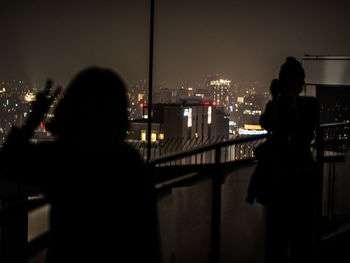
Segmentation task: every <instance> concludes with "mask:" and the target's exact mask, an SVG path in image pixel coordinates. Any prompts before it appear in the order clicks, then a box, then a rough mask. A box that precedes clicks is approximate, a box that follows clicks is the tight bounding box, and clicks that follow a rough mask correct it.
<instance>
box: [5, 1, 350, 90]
mask: <svg viewBox="0 0 350 263" xmlns="http://www.w3.org/2000/svg"><path fill="white" fill-rule="evenodd" d="M155 2H156V10H155V12H156V15H155V50H154V52H155V54H154V55H155V56H154V59H155V61H154V77H155V82H156V83H160V82H164V81H165V83H166V86H167V87H168V88H171V89H172V88H179V87H180V85H181V84H189V85H193V86H195V87H197V86H198V85H199V84H202V85H203V84H204V80H205V77H206V75H207V74H213V73H219V74H221V75H222V76H224V77H227V78H230V79H231V80H232V81H233V82H241V83H245V82H248V81H249V82H252V81H257V82H258V83H259V86H260V87H261V88H265V89H267V88H268V85H269V82H270V80H271V79H272V78H273V77H275V76H276V75H277V73H278V70H279V67H280V65H281V63H283V61H284V59H285V57H286V56H289V55H292V56H296V57H297V58H298V59H300V58H301V57H302V56H303V55H305V54H311V55H350V29H349V25H350V15H349V11H350V1H344V0H330V1H323V0H318V1H317V0H315V1H313V0H312V1H310V0H302V1H298V0H294V1H284V0H264V1H262V0H240V1H235V0H176V1H175V0H155ZM0 34H1V41H0V47H1V48H0V80H6V79H11V78H15V79H24V80H29V81H31V82H34V83H37V84H40V83H44V80H45V79H46V78H47V77H51V78H53V79H54V80H55V81H56V83H59V84H63V85H65V84H67V83H68V81H69V80H70V79H71V78H72V77H73V76H74V75H75V73H76V72H77V71H79V70H81V69H83V68H85V67H87V66H91V65H99V66H105V67H111V68H113V69H114V70H116V71H117V72H118V73H119V74H120V75H121V76H122V77H123V78H124V79H125V80H138V79H145V78H147V76H148V50H149V46H148V45H149V1H144V0H127V1H117V0H110V1H107V0H99V1H89V0H85V1H50V0H46V1H43V0H22V1H16V0H12V1H5V0H2V1H1V4H0Z"/></svg>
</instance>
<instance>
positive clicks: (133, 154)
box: [116, 143, 143, 164]
mask: <svg viewBox="0 0 350 263" xmlns="http://www.w3.org/2000/svg"><path fill="white" fill-rule="evenodd" d="M116 154H117V155H118V157H119V158H120V160H123V161H125V162H133V163H135V164H143V160H142V159H141V156H140V154H139V153H138V151H137V150H136V149H135V148H133V147H131V146H130V145H128V144H126V143H121V144H120V145H118V148H117V150H116Z"/></svg>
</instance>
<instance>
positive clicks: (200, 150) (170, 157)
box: [150, 134, 267, 165]
mask: <svg viewBox="0 0 350 263" xmlns="http://www.w3.org/2000/svg"><path fill="white" fill-rule="evenodd" d="M265 138H267V135H266V134H262V135H256V136H250V137H244V138H236V139H233V140H228V141H223V142H219V143H213V144H209V145H205V146H201V147H198V148H196V149H192V150H189V151H184V152H180V153H175V154H170V155H167V156H163V157H160V158H158V159H155V160H153V161H151V162H150V165H157V164H160V163H165V162H169V161H173V160H176V159H180V158H184V157H187V156H191V155H194V154H199V153H203V152H207V151H211V150H215V149H218V148H221V147H226V146H230V145H234V144H239V143H244V142H250V141H256V140H261V139H265Z"/></svg>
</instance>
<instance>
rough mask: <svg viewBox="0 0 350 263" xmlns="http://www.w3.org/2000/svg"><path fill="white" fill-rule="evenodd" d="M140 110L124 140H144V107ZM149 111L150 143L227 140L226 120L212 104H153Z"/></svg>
mask: <svg viewBox="0 0 350 263" xmlns="http://www.w3.org/2000/svg"><path fill="white" fill-rule="evenodd" d="M140 107H141V108H142V111H143V114H142V116H143V118H142V119H138V120H134V121H132V122H130V130H129V134H128V138H129V139H132V140H140V141H146V140H147V139H146V138H147V119H148V115H147V114H148V106H147V104H141V105H140ZM152 112H153V116H152V131H151V132H152V134H151V137H152V136H153V137H152V138H153V140H152V141H153V142H160V141H163V140H164V141H167V140H170V139H181V140H189V141H192V140H196V141H198V142H199V143H205V142H209V141H210V140H211V139H212V138H220V139H228V137H229V118H228V116H227V115H226V114H225V113H224V110H223V108H222V107H217V106H216V105H215V103H211V102H202V103H193V104H154V105H153V106H152ZM153 134H154V135H153Z"/></svg>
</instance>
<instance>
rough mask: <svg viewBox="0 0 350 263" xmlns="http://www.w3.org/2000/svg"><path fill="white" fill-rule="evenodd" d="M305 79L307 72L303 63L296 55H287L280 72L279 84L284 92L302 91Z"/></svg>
mask: <svg viewBox="0 0 350 263" xmlns="http://www.w3.org/2000/svg"><path fill="white" fill-rule="evenodd" d="M304 80H305V72H304V69H303V67H302V65H301V63H300V62H299V61H298V60H296V59H295V58H294V57H287V59H286V62H285V63H284V64H283V65H282V66H281V70H280V73H279V84H280V85H281V89H282V93H289V92H293V93H296V94H299V93H300V92H301V91H302V88H303V85H304Z"/></svg>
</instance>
